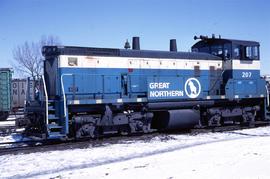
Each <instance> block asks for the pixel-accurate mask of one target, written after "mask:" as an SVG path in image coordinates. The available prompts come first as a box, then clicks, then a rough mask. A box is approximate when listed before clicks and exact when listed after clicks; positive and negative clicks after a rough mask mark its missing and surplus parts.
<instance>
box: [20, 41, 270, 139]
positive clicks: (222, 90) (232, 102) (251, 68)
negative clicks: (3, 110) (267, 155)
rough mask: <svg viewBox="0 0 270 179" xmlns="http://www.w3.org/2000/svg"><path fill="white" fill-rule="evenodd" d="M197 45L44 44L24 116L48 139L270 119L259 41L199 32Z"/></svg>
mask: <svg viewBox="0 0 270 179" xmlns="http://www.w3.org/2000/svg"><path fill="white" fill-rule="evenodd" d="M195 39H200V40H199V41H198V42H197V43H195V44H194V45H193V46H192V48H191V49H192V52H177V45H176V40H175V39H173V40H171V41H170V51H154V50H141V49H140V44H139V38H138V37H134V38H133V43H132V49H129V48H130V45H129V43H128V42H127V43H126V44H125V49H112V48H87V47H72V46H45V47H43V49H42V52H43V55H44V57H45V62H44V77H42V80H41V81H40V85H39V86H38V88H39V92H38V95H37V96H38V98H37V101H34V102H28V103H27V107H26V111H27V116H26V118H25V119H24V121H20V122H22V123H23V124H25V125H26V126H27V128H26V129H27V131H30V133H38V134H43V136H46V137H47V138H48V139H54V138H67V137H72V138H74V137H75V138H82V137H97V136H100V135H111V134H116V133H117V134H118V133H121V134H129V133H137V132H142V133H147V132H150V131H152V130H170V129H181V128H193V127H205V126H208V127H212V126H220V125H230V124H240V125H243V124H245V125H253V124H254V123H255V122H257V121H261V122H264V121H265V122H267V121H268V120H269V112H268V110H269V91H268V89H267V83H266V81H265V80H264V79H263V78H261V77H260V55H259V46H260V45H259V43H258V42H254V41H242V40H231V39H223V38H220V37H219V38H215V37H214V36H213V37H212V38H208V37H205V36H200V37H196V38H195Z"/></svg>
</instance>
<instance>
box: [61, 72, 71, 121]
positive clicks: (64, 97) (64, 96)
mask: <svg viewBox="0 0 270 179" xmlns="http://www.w3.org/2000/svg"><path fill="white" fill-rule="evenodd" d="M64 76H72V74H62V75H61V88H62V93H63V100H64V117H66V113H67V105H66V94H65V88H64V82H63V77H64Z"/></svg>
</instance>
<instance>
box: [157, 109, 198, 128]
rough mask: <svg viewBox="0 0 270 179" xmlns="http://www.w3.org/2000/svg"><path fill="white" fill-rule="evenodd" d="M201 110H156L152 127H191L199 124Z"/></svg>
mask: <svg viewBox="0 0 270 179" xmlns="http://www.w3.org/2000/svg"><path fill="white" fill-rule="evenodd" d="M199 121H200V112H199V111H198V110H194V109H179V110H168V111H155V112H154V117H153V120H152V128H154V129H159V130H176V129H190V128H193V127H194V126H195V125H198V124H199Z"/></svg>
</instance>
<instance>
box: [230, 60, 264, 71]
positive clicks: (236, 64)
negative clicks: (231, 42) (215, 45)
mask: <svg viewBox="0 0 270 179" xmlns="http://www.w3.org/2000/svg"><path fill="white" fill-rule="evenodd" d="M232 61H233V65H232V68H233V69H235V70H260V61H258V60H252V61H251V60H250V61H243V60H235V59H234V60H232Z"/></svg>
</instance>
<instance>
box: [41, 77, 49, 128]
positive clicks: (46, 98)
mask: <svg viewBox="0 0 270 179" xmlns="http://www.w3.org/2000/svg"><path fill="white" fill-rule="evenodd" d="M42 83H43V88H44V93H45V111H46V114H45V116H46V124H49V120H48V116H49V111H48V93H47V87H46V83H45V79H44V75H42Z"/></svg>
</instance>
